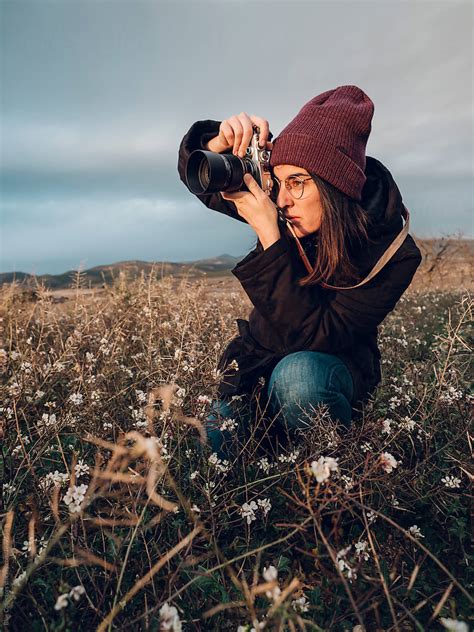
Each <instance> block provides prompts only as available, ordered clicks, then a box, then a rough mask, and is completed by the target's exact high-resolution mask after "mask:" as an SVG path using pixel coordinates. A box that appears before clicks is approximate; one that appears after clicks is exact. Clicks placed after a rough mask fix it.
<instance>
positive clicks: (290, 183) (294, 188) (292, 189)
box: [273, 177, 304, 200]
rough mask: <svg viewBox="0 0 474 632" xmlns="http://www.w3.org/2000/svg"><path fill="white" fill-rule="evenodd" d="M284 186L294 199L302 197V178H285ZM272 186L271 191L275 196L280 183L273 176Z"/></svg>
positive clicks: (278, 190)
mask: <svg viewBox="0 0 474 632" xmlns="http://www.w3.org/2000/svg"><path fill="white" fill-rule="evenodd" d="M285 186H286V189H287V191H288V192H289V193H290V195H291V196H292V197H294V198H295V199H296V200H299V199H300V198H301V197H302V195H303V192H304V180H300V179H299V178H294V177H293V178H287V179H286V180H285ZM273 187H274V188H273V193H274V195H275V197H277V196H278V193H279V192H280V183H279V182H278V180H277V179H276V178H275V177H273Z"/></svg>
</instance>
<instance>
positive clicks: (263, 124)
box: [219, 112, 273, 158]
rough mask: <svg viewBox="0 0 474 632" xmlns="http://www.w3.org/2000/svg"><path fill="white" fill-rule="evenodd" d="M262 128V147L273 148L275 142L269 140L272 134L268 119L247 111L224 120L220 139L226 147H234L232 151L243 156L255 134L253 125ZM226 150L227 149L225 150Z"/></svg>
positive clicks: (260, 138) (220, 130)
mask: <svg viewBox="0 0 474 632" xmlns="http://www.w3.org/2000/svg"><path fill="white" fill-rule="evenodd" d="M254 125H256V126H257V127H258V128H259V129H260V134H259V144H260V147H265V148H266V149H271V148H272V147H273V143H271V142H270V141H269V140H268V137H269V135H270V130H269V125H268V121H267V120H266V119H263V118H261V117H260V116H254V115H252V116H249V115H248V114H247V113H246V112H241V113H240V114H238V115H234V116H231V117H230V118H228V119H226V120H224V121H222V123H221V125H220V128H219V140H220V142H221V144H222V145H223V146H224V145H225V146H226V149H228V148H232V153H233V154H234V155H236V156H240V157H241V158H243V157H244V156H245V152H246V150H247V147H248V146H249V145H250V141H251V139H252V135H253V126H254ZM224 151H225V150H224Z"/></svg>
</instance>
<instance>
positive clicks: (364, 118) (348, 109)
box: [270, 86, 374, 201]
mask: <svg viewBox="0 0 474 632" xmlns="http://www.w3.org/2000/svg"><path fill="white" fill-rule="evenodd" d="M373 114H374V104H373V103H372V101H371V100H370V98H369V97H368V96H367V95H366V94H365V92H363V91H362V90H361V89H360V88H358V87H357V86H339V87H338V88H335V89H334V90H328V91H327V92H323V93H322V94H319V95H318V96H317V97H314V98H313V99H311V101H308V103H306V105H304V106H303V107H302V108H301V110H300V111H299V112H298V114H297V115H296V117H295V118H294V119H293V120H292V121H291V123H289V124H288V125H287V126H286V127H285V129H284V130H283V131H282V132H281V133H280V134H279V136H277V137H276V138H275V140H274V141H273V150H272V152H271V156H270V165H271V166H272V167H275V166H276V165H296V166H298V167H302V168H303V169H306V170H307V171H308V172H310V173H314V174H316V175H317V176H320V177H321V178H323V180H326V181H327V182H330V183H331V184H333V185H334V186H335V187H337V188H338V189H339V190H340V191H342V192H343V193H346V194H347V195H348V196H349V197H351V198H354V199H356V200H358V201H360V200H361V197H362V189H363V187H364V183H365V181H366V176H365V173H364V171H365V147H366V144H367V139H368V138H369V134H370V130H371V120H372V116H373Z"/></svg>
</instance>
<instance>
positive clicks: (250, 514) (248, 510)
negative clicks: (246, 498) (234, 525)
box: [240, 500, 258, 524]
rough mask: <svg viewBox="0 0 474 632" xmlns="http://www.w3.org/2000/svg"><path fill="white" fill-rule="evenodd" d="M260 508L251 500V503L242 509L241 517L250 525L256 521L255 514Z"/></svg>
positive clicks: (244, 505)
mask: <svg viewBox="0 0 474 632" xmlns="http://www.w3.org/2000/svg"><path fill="white" fill-rule="evenodd" d="M257 509H258V506H257V503H256V502H255V501H254V500H251V501H250V503H244V504H243V505H242V507H241V508H240V515H241V516H242V518H245V519H246V520H247V524H250V523H251V522H252V521H253V520H256V519H257V517H256V516H255V512H256V511H257Z"/></svg>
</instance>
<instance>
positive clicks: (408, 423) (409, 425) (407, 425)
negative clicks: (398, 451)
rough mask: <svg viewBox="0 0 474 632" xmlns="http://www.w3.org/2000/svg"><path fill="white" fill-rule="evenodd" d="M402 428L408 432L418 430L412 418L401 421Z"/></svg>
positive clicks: (404, 418)
mask: <svg viewBox="0 0 474 632" xmlns="http://www.w3.org/2000/svg"><path fill="white" fill-rule="evenodd" d="M400 428H402V429H403V430H408V432H411V431H412V430H414V429H415V428H416V423H415V422H414V421H413V419H410V417H408V416H405V417H403V419H402V420H401V421H400Z"/></svg>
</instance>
